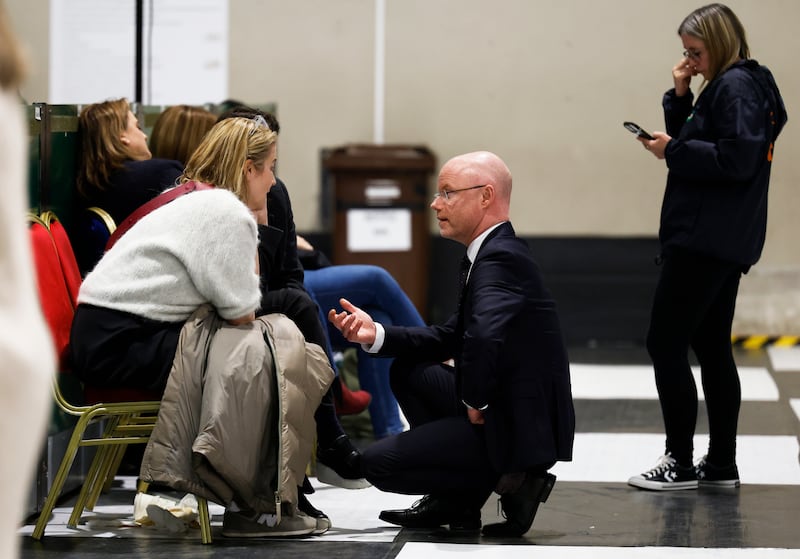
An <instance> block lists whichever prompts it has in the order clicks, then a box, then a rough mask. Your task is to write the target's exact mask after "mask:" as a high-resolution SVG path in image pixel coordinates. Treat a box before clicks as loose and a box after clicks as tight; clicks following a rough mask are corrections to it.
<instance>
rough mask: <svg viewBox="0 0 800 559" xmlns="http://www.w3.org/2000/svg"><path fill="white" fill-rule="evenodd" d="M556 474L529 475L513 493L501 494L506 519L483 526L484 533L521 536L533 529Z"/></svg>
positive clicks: (495, 536) (551, 488)
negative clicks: (541, 504)
mask: <svg viewBox="0 0 800 559" xmlns="http://www.w3.org/2000/svg"><path fill="white" fill-rule="evenodd" d="M555 483H556V476H554V475H553V474H545V475H543V476H535V477H534V476H528V477H527V478H526V479H525V482H524V483H523V484H522V486H521V487H520V488H519V489H518V490H517V491H515V492H513V493H507V494H505V495H501V496H500V503H501V504H502V505H503V513H504V514H505V517H506V521H505V522H500V523H497V524H487V525H486V526H484V527H483V535H484V536H489V537H493V538H503V537H519V536H522V535H523V534H525V532H527V531H528V530H530V529H531V525H532V524H533V519H534V517H535V516H536V511H537V510H538V508H539V503H544V502H545V501H547V497H549V496H550V491H552V490H553V485H555Z"/></svg>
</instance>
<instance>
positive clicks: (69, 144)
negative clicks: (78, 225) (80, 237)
mask: <svg viewBox="0 0 800 559" xmlns="http://www.w3.org/2000/svg"><path fill="white" fill-rule="evenodd" d="M45 132H46V135H45V137H44V138H45V142H46V144H45V146H44V147H43V150H42V155H43V158H42V160H43V166H44V167H43V173H42V174H43V176H44V177H45V178H46V180H43V181H42V182H43V185H44V187H45V189H46V190H45V193H46V196H43V197H42V199H43V202H44V204H43V207H44V208H45V209H49V210H52V211H54V212H55V213H56V215H57V216H58V217H59V219H60V220H61V222H62V223H63V224H64V226H65V227H66V228H67V229H68V230H69V228H70V227H71V225H72V222H73V213H74V209H73V208H74V205H75V198H76V195H77V191H76V187H75V178H76V176H77V171H78V168H77V158H78V105H47V121H46V126H45Z"/></svg>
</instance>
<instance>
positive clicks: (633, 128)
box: [622, 122, 655, 140]
mask: <svg viewBox="0 0 800 559" xmlns="http://www.w3.org/2000/svg"><path fill="white" fill-rule="evenodd" d="M622 125H623V126H624V127H625V128H627V129H628V130H630V131H631V132H633V133H634V134H636V135H637V136H639V137H640V138H644V139H645V140H655V138H654V137H652V136H651V135H650V134H649V133H647V132H645V130H644V128H642V127H641V126H639V125H638V124H636V123H635V122H623V123H622Z"/></svg>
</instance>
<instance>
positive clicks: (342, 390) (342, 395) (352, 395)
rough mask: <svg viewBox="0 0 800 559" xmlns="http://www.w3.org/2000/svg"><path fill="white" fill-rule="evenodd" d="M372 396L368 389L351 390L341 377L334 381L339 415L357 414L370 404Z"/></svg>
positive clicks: (334, 397) (334, 393)
mask: <svg viewBox="0 0 800 559" xmlns="http://www.w3.org/2000/svg"><path fill="white" fill-rule="evenodd" d="M371 400H372V396H371V395H370V393H369V392H367V391H366V390H355V391H353V390H350V389H349V388H347V385H346V384H345V383H344V381H343V380H342V377H339V378H338V379H337V380H334V381H333V403H334V406H336V413H337V414H339V415H355V414H357V413H361V412H362V411H364V410H365V409H367V406H369V403H370V401H371Z"/></svg>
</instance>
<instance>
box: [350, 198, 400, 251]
mask: <svg viewBox="0 0 800 559" xmlns="http://www.w3.org/2000/svg"><path fill="white" fill-rule="evenodd" d="M347 250H348V251H350V252H404V251H408V250H411V210H409V209H406V208H385V209H352V210H348V211H347Z"/></svg>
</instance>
